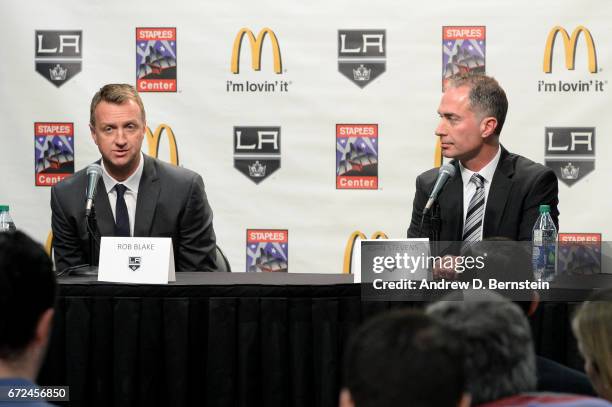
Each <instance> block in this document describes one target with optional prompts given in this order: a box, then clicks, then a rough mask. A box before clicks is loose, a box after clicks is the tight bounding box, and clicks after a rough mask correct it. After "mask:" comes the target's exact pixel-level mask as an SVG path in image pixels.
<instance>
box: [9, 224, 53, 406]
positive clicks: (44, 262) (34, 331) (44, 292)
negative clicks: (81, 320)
mask: <svg viewBox="0 0 612 407" xmlns="http://www.w3.org/2000/svg"><path fill="white" fill-rule="evenodd" d="M55 295H56V282H55V275H54V274H53V270H52V266H51V259H49V256H47V254H46V253H45V251H44V249H43V247H42V246H41V245H40V244H38V243H36V242H34V241H33V240H32V239H30V238H29V237H28V236H26V235H25V234H23V233H22V232H19V231H17V232H1V233H0V406H2V407H8V406H20V407H43V406H50V404H49V403H47V402H46V401H44V400H32V399H25V400H24V399H21V398H20V399H17V400H14V401H13V400H10V399H9V398H8V396H9V395H8V392H9V390H10V389H28V390H29V389H36V388H37V386H36V384H34V379H35V378H36V376H37V375H38V371H39V370H40V367H41V364H42V361H43V359H44V356H45V350H46V348H47V343H48V341H49V334H50V332H51V323H52V319H53V307H54V304H55Z"/></svg>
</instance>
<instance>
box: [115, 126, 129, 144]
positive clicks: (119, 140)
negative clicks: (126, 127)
mask: <svg viewBox="0 0 612 407" xmlns="http://www.w3.org/2000/svg"><path fill="white" fill-rule="evenodd" d="M125 143H127V136H126V135H125V133H124V132H123V129H118V130H117V135H116V136H115V144H119V145H123V144H125Z"/></svg>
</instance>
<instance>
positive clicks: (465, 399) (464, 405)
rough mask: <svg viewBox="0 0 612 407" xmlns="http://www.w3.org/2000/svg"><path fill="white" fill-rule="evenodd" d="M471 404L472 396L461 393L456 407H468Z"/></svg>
mask: <svg viewBox="0 0 612 407" xmlns="http://www.w3.org/2000/svg"><path fill="white" fill-rule="evenodd" d="M471 403H472V396H471V395H470V393H463V395H462V396H461V400H459V404H457V407H470V404H471Z"/></svg>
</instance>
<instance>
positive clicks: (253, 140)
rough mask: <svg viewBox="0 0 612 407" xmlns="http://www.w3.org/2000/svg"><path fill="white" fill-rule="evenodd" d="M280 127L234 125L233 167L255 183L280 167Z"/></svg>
mask: <svg viewBox="0 0 612 407" xmlns="http://www.w3.org/2000/svg"><path fill="white" fill-rule="evenodd" d="M280 137H281V128H280V127H255V126H236V127H234V168H236V169H237V170H238V171H240V172H241V173H243V174H244V175H246V176H247V177H249V178H250V179H251V181H253V182H254V183H256V184H259V183H260V182H261V181H263V180H264V179H266V178H268V177H269V176H270V175H272V173H274V172H275V171H276V170H278V169H279V168H280V149H281V138H280Z"/></svg>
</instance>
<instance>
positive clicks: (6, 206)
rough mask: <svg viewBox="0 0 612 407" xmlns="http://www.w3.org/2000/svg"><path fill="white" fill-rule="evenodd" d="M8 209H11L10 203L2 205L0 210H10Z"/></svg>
mask: <svg viewBox="0 0 612 407" xmlns="http://www.w3.org/2000/svg"><path fill="white" fill-rule="evenodd" d="M8 211H9V206H8V205H0V212H8Z"/></svg>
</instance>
